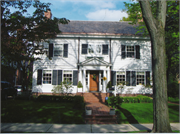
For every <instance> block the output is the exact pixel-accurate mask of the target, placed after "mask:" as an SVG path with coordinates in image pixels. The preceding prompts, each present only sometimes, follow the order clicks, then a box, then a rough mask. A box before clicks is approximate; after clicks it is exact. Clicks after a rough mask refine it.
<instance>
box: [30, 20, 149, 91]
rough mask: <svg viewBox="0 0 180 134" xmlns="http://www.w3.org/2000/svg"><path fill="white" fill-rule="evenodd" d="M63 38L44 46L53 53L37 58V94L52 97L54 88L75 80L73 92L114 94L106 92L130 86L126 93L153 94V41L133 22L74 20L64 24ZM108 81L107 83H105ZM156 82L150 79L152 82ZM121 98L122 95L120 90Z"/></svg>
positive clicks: (35, 73) (53, 40)
mask: <svg viewBox="0 0 180 134" xmlns="http://www.w3.org/2000/svg"><path fill="white" fill-rule="evenodd" d="M59 29H60V30H61V31H62V33H60V34H58V35H57V38H55V39H49V41H50V43H49V44H47V43H43V42H42V45H44V48H45V49H46V50H47V53H46V54H44V55H35V56H36V57H39V58H41V60H37V61H34V63H33V85H32V86H33V89H32V92H38V93H52V92H51V90H52V89H53V86H54V85H58V84H60V83H61V82H62V81H63V80H66V79H69V80H71V81H72V83H73V88H72V90H71V92H72V93H77V92H78V90H77V83H78V81H81V82H82V84H83V92H92V91H97V92H110V91H109V90H107V89H106V85H107V83H108V82H109V81H111V82H112V86H115V85H117V83H119V82H123V81H126V82H127V84H126V86H124V88H123V90H122V94H144V93H147V94H152V89H148V88H147V89H145V88H143V85H142V84H145V85H146V84H151V82H150V79H151V76H152V68H151V66H152V62H151V43H150V37H143V36H142V34H137V35H136V34H135V33H136V32H137V30H136V28H135V26H132V25H130V24H128V22H103V21H71V22H69V24H66V25H63V24H60V25H59ZM103 77H106V78H107V80H103ZM149 78H150V79H149ZM117 92H118V93H121V90H118V91H117Z"/></svg>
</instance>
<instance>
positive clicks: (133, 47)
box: [125, 45, 136, 58]
mask: <svg viewBox="0 0 180 134" xmlns="http://www.w3.org/2000/svg"><path fill="white" fill-rule="evenodd" d="M128 47H133V48H134V50H133V51H128V50H129V49H128ZM125 51H126V58H135V55H136V51H135V46H134V45H133V46H131V45H127V46H126V49H125ZM128 52H129V53H132V52H133V53H134V55H133V56H132V57H128Z"/></svg>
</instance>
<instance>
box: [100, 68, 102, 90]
mask: <svg viewBox="0 0 180 134" xmlns="http://www.w3.org/2000/svg"><path fill="white" fill-rule="evenodd" d="M101 90H102V89H101V71H99V91H101Z"/></svg>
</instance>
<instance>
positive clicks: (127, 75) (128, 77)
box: [126, 71, 130, 86]
mask: <svg viewBox="0 0 180 134" xmlns="http://www.w3.org/2000/svg"><path fill="white" fill-rule="evenodd" d="M126 86H130V71H126Z"/></svg>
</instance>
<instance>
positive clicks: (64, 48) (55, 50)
mask: <svg viewBox="0 0 180 134" xmlns="http://www.w3.org/2000/svg"><path fill="white" fill-rule="evenodd" d="M53 56H55V57H68V44H53V43H50V44H49V58H52V57H53Z"/></svg>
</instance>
